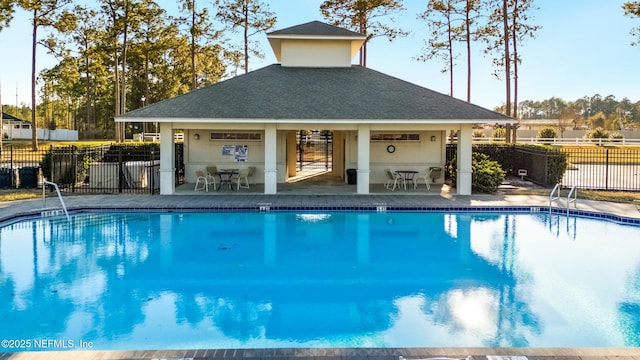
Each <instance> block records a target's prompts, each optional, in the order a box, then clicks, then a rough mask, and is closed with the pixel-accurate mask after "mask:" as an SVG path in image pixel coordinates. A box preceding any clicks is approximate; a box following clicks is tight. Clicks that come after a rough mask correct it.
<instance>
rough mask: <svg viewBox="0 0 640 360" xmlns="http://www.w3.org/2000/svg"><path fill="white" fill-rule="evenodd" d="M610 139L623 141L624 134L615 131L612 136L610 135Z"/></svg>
mask: <svg viewBox="0 0 640 360" xmlns="http://www.w3.org/2000/svg"><path fill="white" fill-rule="evenodd" d="M609 139H611V140H622V139H624V134H622V133H620V132H617V131H614V132H612V133H611V134H609Z"/></svg>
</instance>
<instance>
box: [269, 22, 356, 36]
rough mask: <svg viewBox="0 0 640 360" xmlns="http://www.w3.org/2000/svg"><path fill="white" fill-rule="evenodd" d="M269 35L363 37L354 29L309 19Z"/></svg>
mask: <svg viewBox="0 0 640 360" xmlns="http://www.w3.org/2000/svg"><path fill="white" fill-rule="evenodd" d="M269 35H320V36H340V37H344V36H349V37H364V35H362V34H360V33H357V32H355V31H351V30H347V29H343V28H340V27H337V26H333V25H329V24H325V23H323V22H320V21H311V22H308V23H306V24H300V25H296V26H291V27H288V28H285V29H281V30H276V31H272V32H270V33H268V34H267V36H269Z"/></svg>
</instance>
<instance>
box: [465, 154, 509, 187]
mask: <svg viewBox="0 0 640 360" xmlns="http://www.w3.org/2000/svg"><path fill="white" fill-rule="evenodd" d="M472 155H473V159H472V161H471V168H472V180H471V187H472V189H473V190H475V191H478V192H483V193H489V194H493V193H495V192H496V191H498V186H500V184H502V181H504V177H505V174H504V171H503V170H502V167H501V166H500V164H498V162H497V161H493V160H491V159H489V157H488V156H487V155H485V154H481V153H477V152H474V153H473V154H472Z"/></svg>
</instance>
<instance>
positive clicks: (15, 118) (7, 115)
mask: <svg viewBox="0 0 640 360" xmlns="http://www.w3.org/2000/svg"><path fill="white" fill-rule="evenodd" d="M2 120H10V121H24V122H29V121H27V120H22V119H18V118H17V117H15V116H13V115H9V114H7V113H6V112H2Z"/></svg>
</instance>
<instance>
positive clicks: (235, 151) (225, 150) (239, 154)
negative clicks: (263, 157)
mask: <svg viewBox="0 0 640 360" xmlns="http://www.w3.org/2000/svg"><path fill="white" fill-rule="evenodd" d="M222 156H233V157H234V159H235V161H236V162H247V160H248V159H249V147H248V146H247V145H222Z"/></svg>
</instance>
